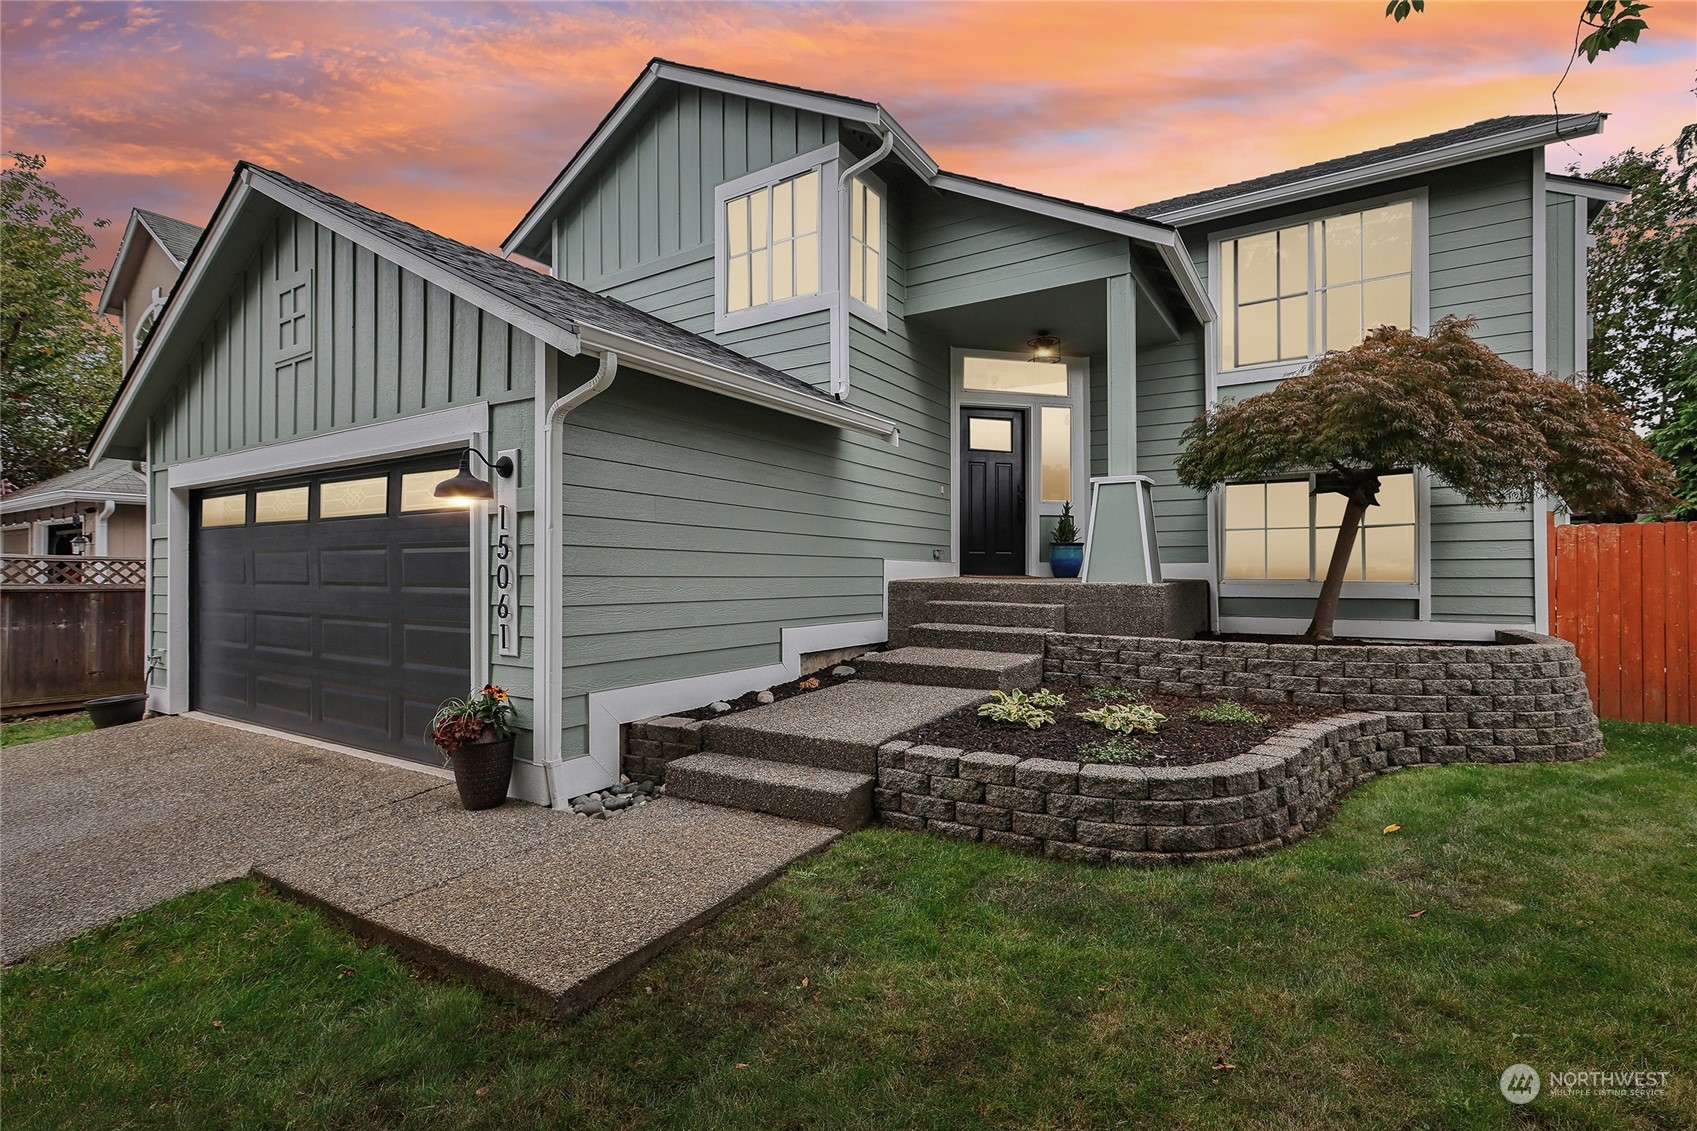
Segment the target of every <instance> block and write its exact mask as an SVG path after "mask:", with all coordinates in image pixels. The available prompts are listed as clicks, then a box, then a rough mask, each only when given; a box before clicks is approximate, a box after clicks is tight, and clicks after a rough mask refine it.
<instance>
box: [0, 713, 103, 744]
mask: <svg viewBox="0 0 1697 1131" xmlns="http://www.w3.org/2000/svg"><path fill="white" fill-rule="evenodd" d="M93 729H94V723H93V721H92V720H90V719H89V717H88V712H86V711H76V712H73V713H72V714H68V715H37V716H35V717H34V718H28V719H18V720H17V721H16V722H10V723H0V746H22V745H23V744H24V743H26V742H40V741H41V740H42V739H44V738H61V737H63V736H65V735H67V734H81V733H82V732H83V731H85V730H93Z"/></svg>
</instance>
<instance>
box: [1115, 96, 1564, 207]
mask: <svg viewBox="0 0 1697 1131" xmlns="http://www.w3.org/2000/svg"><path fill="white" fill-rule="evenodd" d="M1589 116H1590V115H1585V114H1565V115H1563V118H1566V119H1573V120H1578V119H1580V118H1585V117H1589ZM1556 124H1557V120H1556V117H1555V115H1552V114H1516V115H1509V116H1506V117H1501V118H1486V119H1485V120H1484V121H1482V122H1474V123H1473V124H1472V125H1470V126H1462V127H1461V128H1459V129H1454V130H1445V131H1444V132H1442V133H1435V134H1428V135H1427V136H1425V137H1417V138H1411V139H1410V140H1408V141H1399V142H1397V143H1396V144H1395V145H1386V146H1382V147H1381V148H1379V149H1369V150H1367V151H1366V152H1364V153H1352V154H1350V155H1349V156H1347V157H1334V158H1332V159H1331V160H1330V161H1320V162H1317V163H1315V164H1313V165H1303V166H1301V167H1300V168H1296V169H1287V170H1285V171H1284V172H1282V173H1269V174H1268V175H1267V176H1264V177H1255V178H1253V179H1252V180H1247V181H1237V182H1235V183H1234V184H1229V185H1221V186H1220V187H1218V188H1211V189H1203V190H1202V191H1201V192H1193V193H1187V194H1186V195H1184V196H1174V197H1169V198H1167V199H1166V200H1157V201H1154V202H1153V203H1150V204H1140V205H1138V206H1137V207H1136V208H1128V209H1126V214H1127V215H1131V216H1138V217H1142V218H1145V219H1151V220H1158V219H1160V218H1161V217H1163V216H1165V215H1168V214H1170V213H1173V212H1177V211H1179V210H1180V209H1184V208H1194V207H1196V206H1197V205H1201V204H1214V203H1217V202H1219V201H1224V200H1230V199H1232V198H1233V197H1237V196H1245V195H1247V194H1249V193H1253V192H1261V191H1263V190H1266V189H1273V188H1280V187H1282V186H1284V185H1291V184H1299V183H1301V182H1303V181H1307V180H1312V179H1313V178H1315V177H1324V176H1329V175H1331V174H1334V173H1344V172H1349V171H1350V170H1352V169H1360V168H1365V167H1367V166H1370V165H1376V164H1379V163H1380V162H1383V161H1394V160H1396V159H1398V158H1401V157H1415V156H1418V155H1420V154H1422V153H1430V152H1433V151H1436V150H1440V149H1444V148H1446V147H1448V146H1452V145H1462V144H1466V143H1468V142H1474V141H1484V140H1487V139H1489V138H1493V137H1496V136H1498V135H1501V134H1507V133H1513V132H1514V131H1516V130H1522V129H1526V128H1527V127H1529V126H1538V125H1548V126H1555V125H1556Z"/></svg>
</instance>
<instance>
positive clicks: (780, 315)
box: [713, 144, 845, 334]
mask: <svg viewBox="0 0 1697 1131" xmlns="http://www.w3.org/2000/svg"><path fill="white" fill-rule="evenodd" d="M842 160H843V152H842V147H841V146H840V145H836V144H832V145H826V146H821V147H820V148H818V149H815V150H813V151H811V152H809V153H803V154H801V155H800V156H799V157H792V158H790V159H789V160H788V161H780V162H778V163H777V164H776V165H768V166H767V167H766V168H764V169H761V170H759V171H757V172H753V173H749V174H748V175H747V176H742V177H738V178H736V179H735V180H731V181H725V182H724V183H723V184H721V185H719V187H718V188H716V189H714V190H713V332H714V333H716V334H723V333H725V332H726V331H728V330H740V329H742V328H743V327H746V326H760V325H764V324H765V323H767V322H777V321H779V320H781V319H784V318H794V317H795V316H796V315H798V314H810V313H812V312H813V311H816V310H829V309H830V308H831V307H832V306H833V305H834V304H835V302H836V299H837V283H836V279H837V257H838V250H837V249H838V244H839V243H840V242H841V225H842V224H843V223H845V221H844V220H843V218H842V216H841V215H840V201H839V197H840V196H841V195H842V194H840V193H838V192H837V191H836V184H837V178H838V173H839V170H840V169H841V168H842ZM810 169H817V170H819V197H820V199H819V291H818V293H817V294H811V295H799V296H797V297H795V298H787V299H784V300H783V301H781V302H769V303H765V304H763V305H761V306H751V307H748V308H746V309H744V310H738V311H735V312H733V313H726V312H725V292H726V289H727V288H726V283H725V277H726V271H727V269H728V263H729V260H730V256H729V254H728V251H729V249H728V246H727V243H726V238H725V205H726V204H727V203H728V202H729V201H731V200H734V199H736V198H737V197H739V196H744V195H746V194H748V193H751V192H753V191H755V190H756V189H761V188H766V187H768V186H771V185H775V184H777V183H778V182H779V181H786V180H788V179H790V178H791V177H796V176H800V175H801V174H802V173H805V172H807V171H808V170H810Z"/></svg>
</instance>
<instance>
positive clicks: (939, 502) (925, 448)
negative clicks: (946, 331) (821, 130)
mask: <svg viewBox="0 0 1697 1131" xmlns="http://www.w3.org/2000/svg"><path fill="white" fill-rule="evenodd" d="M914 196H915V194H914V193H911V192H904V193H899V194H898V195H896V196H894V197H893V199H892V200H891V201H890V204H889V207H888V208H887V209H886V210H885V215H886V217H887V220H888V223H887V228H888V231H887V233H886V234H887V237H888V238H887V243H886V245H885V249H884V250H885V256H884V267H885V278H884V295H885V307H886V315H887V323H888V328H887V329H885V330H879V329H878V328H877V327H876V326H874V325H872V324H871V323H868V322H864V321H862V320H861V319H860V318H859V317H857V316H855V315H852V314H851V315H850V316H849V319H848V324H849V367H850V378H849V385H850V389H849V397H848V399H849V402H850V403H851V404H853V405H855V406H857V407H859V408H863V409H866V410H867V411H869V412H875V413H877V414H879V415H880V416H883V417H885V418H886V419H889V420H892V421H894V422H895V424H896V426H897V427H898V428H900V429H901V444H900V446H899V447H896V448H891V447H889V446H888V445H887V444H883V443H880V442H878V441H869V440H858V441H856V442H857V443H858V444H859V445H860V446H862V447H863V448H864V449H865V450H866V452H867V456H868V458H869V459H871V460H872V461H873V462H875V463H876V464H877V465H878V466H879V467H880V468H883V469H885V472H884V474H885V478H884V479H882V480H881V482H882V484H883V486H882V487H881V490H885V491H888V492H890V494H891V496H892V498H893V499H899V500H900V502H899V505H900V506H901V508H902V509H903V510H904V512H907V513H908V514H910V515H912V516H916V517H915V519H914V520H912V521H911V522H910V524H909V525H908V526H907V528H906V530H905V531H904V536H903V542H902V544H901V546H900V548H899V549H898V550H897V551H895V552H892V553H889V554H887V555H885V556H887V557H890V558H899V559H905V560H909V561H931V560H933V558H932V553H933V551H935V550H940V551H942V554H943V556H944V557H947V556H948V552H949V549H948V547H949V519H950V513H951V506H952V503H951V500H950V499H949V497H948V494H947V489H948V484H949V474H950V463H951V455H950V421H949V352H948V344H947V343H945V342H943V341H941V340H940V339H938V338H937V337H936V336H935V335H933V334H928V333H925V332H923V331H922V330H920V329H919V328H918V327H916V326H913V325H911V324H910V323H909V322H908V320H907V296H908V282H907V280H908V259H909V252H908V244H909V241H910V239H911V235H910V233H911V231H912V225H913V220H912V212H913V208H914V203H913V198H914Z"/></svg>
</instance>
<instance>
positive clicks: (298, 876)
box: [0, 718, 838, 1014]
mask: <svg viewBox="0 0 1697 1131" xmlns="http://www.w3.org/2000/svg"><path fill="white" fill-rule="evenodd" d="M837 835H838V834H837V833H836V832H835V831H834V830H831V829H825V828H821V827H819V826H817V825H809V824H803V823H800V822H796V821H788V820H784V819H782V818H778V817H770V816H766V815H764V814H758V813H743V812H738V811H734V810H727V809H719V808H716V807H713V806H707V805H697V804H694V803H692V802H688V801H678V800H674V799H671V798H662V799H661V800H658V801H655V802H652V803H650V804H648V805H645V806H642V807H641V808H638V809H632V810H627V811H625V812H622V813H620V814H619V815H617V816H615V817H612V818H611V819H608V820H594V819H591V818H588V817H574V816H572V815H571V814H569V813H565V814H562V813H557V812H554V811H552V810H549V809H545V808H541V807H538V806H535V805H527V804H524V803H521V802H512V801H510V802H508V803H507V804H506V805H504V806H502V807H501V808H499V809H493V810H486V811H484V812H481V813H467V812H465V811H464V810H463V809H461V808H460V806H459V799H458V796H457V794H456V793H455V791H454V786H453V783H452V782H450V781H447V780H444V779H443V778H439V777H435V776H432V775H429V774H424V773H418V772H415V771H411V770H404V769H399V768H395V767H390V766H387V765H382V764H379V763H374V762H368V761H365V760H364V759H360V758H354V757H351V756H348V755H344V754H338V753H334V752H331V751H326V750H322V749H319V748H317V747H313V746H308V745H305V744H303V743H296V742H290V741H287V740H284V739H278V738H270V737H266V736H263V735H257V734H252V733H249V732H246V731H241V730H235V729H232V728H229V727H224V726H219V725H217V724H213V723H207V722H201V721H197V720H192V719H182V718H161V719H152V720H149V721H147V722H142V723H136V724H133V725H131V726H126V727H116V728H112V729H109V730H102V731H92V732H90V733H87V734H79V735H72V736H70V737H67V738H59V739H53V740H51V741H48V742H38V743H31V744H29V745H25V746H17V747H10V748H8V749H5V750H0V957H3V958H4V961H5V962H7V963H12V962H16V961H18V960H20V959H22V958H25V957H27V956H28V955H30V954H32V953H34V952H35V951H37V950H39V949H41V948H42V947H46V946H50V945H52V944H54V943H57V942H61V941H63V940H65V939H68V938H71V937H72V936H74V935H77V934H80V933H82V932H83V931H86V930H88V929H90V928H92V927H96V926H99V925H101V924H103V923H108V922H111V921H112V920H114V919H117V918H120V917H122V916H124V915H130V914H134V913H135V912H137V911H141V910H144V909H146V908H148V907H152V906H154V905H155V904H157V903H160V902H162V901H164V900H166V899H170V898H172V897H173V896H177V895H182V894H184V893H185V892H189V891H194V890H196V889H198V888H202V887H206V886H208V885H211V884H214V883H218V882H220V881H223V880H228V879H233V878H235V877H238V876H244V875H247V874H249V873H250V872H251V873H255V874H258V875H260V876H261V877H263V878H265V879H267V880H269V881H270V882H271V883H273V884H274V885H275V886H277V887H279V888H280V889H282V890H284V891H286V892H288V893H290V894H292V895H295V896H297V897H299V898H301V899H304V900H306V901H309V902H312V903H315V904H317V905H319V906H320V907H322V908H324V909H325V910H326V911H328V912H329V913H330V914H332V915H333V916H334V917H335V918H337V919H339V920H340V921H341V922H343V923H345V924H346V925H348V926H350V927H352V928H353V929H354V930H356V931H358V932H360V933H363V934H366V935H368V936H371V937H375V938H378V939H381V940H382V941H385V942H388V943H390V944H391V945H394V946H395V947H396V948H397V949H400V950H402V951H404V952H407V953H408V954H409V955H410V956H412V957H414V958H416V959H418V960H420V961H423V962H426V963H429V964H432V965H435V966H437V967H439V968H441V969H444V970H446V971H448V972H450V973H452V974H455V975H457V976H461V977H465V978H467V979H469V980H471V981H474V982H477V983H479V984H482V985H484V986H486V987H488V988H491V989H494V990H496V991H498V992H501V993H504V994H507V995H508V996H514V997H518V998H520V999H522V1000H526V1001H529V1002H530V1003H532V1004H535V1005H538V1006H540V1007H541V1008H543V1009H544V1010H545V1011H547V1012H550V1013H557V1014H558V1013H566V1012H570V1011H572V1010H574V1009H577V1008H581V1007H582V1006H584V1005H586V1004H588V1003H590V1002H592V1001H594V1000H595V998H597V997H599V996H600V995H602V994H604V993H606V992H607V991H608V990H609V989H611V988H612V987H613V986H616V985H617V984H618V983H619V982H621V981H623V980H624V979H625V978H627V977H629V976H630V975H631V974H633V973H635V972H636V970H638V969H640V968H641V966H642V965H643V964H644V963H645V962H646V961H647V960H648V959H649V958H651V957H653V956H654V955H655V954H658V953H659V952H660V951H661V950H662V949H664V948H665V946H666V945H668V944H669V943H670V942H671V941H672V940H673V939H675V938H677V937H678V936H680V935H682V934H684V933H686V932H688V931H690V930H692V929H694V928H695V927H697V926H699V925H700V924H701V923H704V922H706V921H707V920H709V919H711V918H712V917H713V916H714V915H716V914H717V913H718V912H719V911H721V910H723V909H724V908H725V907H728V906H730V905H731V904H733V903H735V902H737V901H738V900H739V899H741V898H742V897H743V896H744V895H746V894H747V893H748V892H750V891H752V890H754V889H755V888H757V887H759V886H760V885H762V884H764V883H766V882H767V881H768V880H770V879H771V878H773V877H774V876H776V875H778V874H779V873H781V872H782V871H783V869H784V868H785V867H787V866H788V865H789V864H790V863H791V862H792V861H794V860H796V859H797V858H799V857H802V856H805V855H808V854H810V853H813V852H816V851H819V850H820V849H822V848H824V847H825V846H826V845H828V844H829V843H830V842H831V841H832V840H834V839H835V838H836V836H837ZM632 893H641V894H640V896H639V897H638V898H636V899H632Z"/></svg>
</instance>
